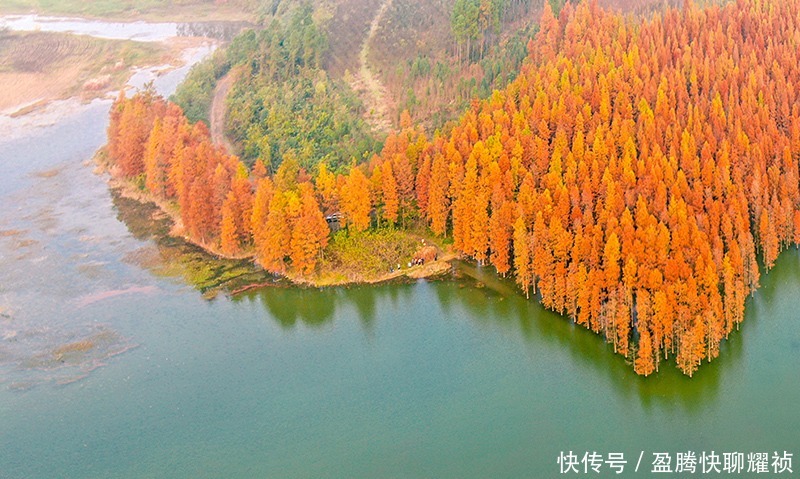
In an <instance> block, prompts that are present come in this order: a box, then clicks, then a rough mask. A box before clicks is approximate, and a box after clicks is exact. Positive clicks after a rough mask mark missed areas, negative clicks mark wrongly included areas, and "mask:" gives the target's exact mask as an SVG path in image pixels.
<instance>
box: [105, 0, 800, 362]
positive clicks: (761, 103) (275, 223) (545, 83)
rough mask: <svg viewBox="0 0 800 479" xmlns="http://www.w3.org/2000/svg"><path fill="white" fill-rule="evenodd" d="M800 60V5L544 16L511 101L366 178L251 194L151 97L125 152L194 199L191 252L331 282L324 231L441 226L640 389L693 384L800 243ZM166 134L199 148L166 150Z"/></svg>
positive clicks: (478, 110) (268, 187) (131, 111)
mask: <svg viewBox="0 0 800 479" xmlns="http://www.w3.org/2000/svg"><path fill="white" fill-rule="evenodd" d="M798 43H800V0H789V1H780V2H779V1H774V2H771V1H762V0H739V1H736V2H732V3H729V4H727V5H725V6H711V7H708V8H704V9H699V8H697V7H695V6H693V5H691V4H687V5H685V6H684V7H683V9H680V10H678V9H668V10H666V11H664V12H663V13H661V14H658V15H654V16H652V18H650V19H648V20H643V21H639V22H634V20H632V19H630V18H624V17H622V16H620V15H617V14H612V13H609V12H606V11H604V10H602V9H600V8H598V7H597V5H596V4H595V3H587V2H584V3H581V4H579V5H576V6H573V5H571V4H566V5H565V6H564V8H563V9H562V10H561V12H560V14H559V16H558V17H555V16H554V15H553V13H552V10H551V8H549V5H546V6H545V9H544V14H543V17H542V20H541V30H540V32H539V33H538V34H537V36H536V37H535V39H533V40H531V42H530V43H529V45H528V48H529V54H530V61H529V62H528V64H526V65H525V66H524V67H523V69H522V71H521V73H520V75H519V76H518V77H517V79H516V80H515V81H514V82H513V83H511V84H510V85H509V86H508V88H506V89H505V90H504V91H502V92H495V93H494V94H493V95H492V96H491V97H490V98H489V99H487V100H485V101H475V102H474V103H473V105H472V107H471V108H470V109H469V111H467V112H466V113H465V114H464V116H463V117H462V119H461V120H460V122H459V123H458V125H456V126H455V127H454V128H453V129H452V131H450V132H449V133H448V134H446V135H438V134H437V135H435V136H434V137H433V138H429V137H427V136H426V135H425V134H424V133H423V132H422V131H421V130H420V129H419V128H417V127H414V125H412V122H411V120H410V117H409V116H408V115H404V117H403V119H402V120H401V130H400V131H399V132H397V133H395V134H392V135H390V136H389V137H388V138H387V140H386V143H385V146H384V148H383V149H382V151H381V152H380V154H378V155H375V156H373V157H372V158H371V159H370V160H369V161H368V162H365V163H362V164H361V165H358V166H354V167H351V168H350V169H349V170H348V171H340V172H338V173H337V172H332V171H330V169H329V168H327V167H326V166H322V167H321V168H320V169H319V171H318V173H316V174H315V177H314V178H311V177H310V176H309V174H307V173H306V171H305V170H304V169H303V168H302V167H301V165H300V164H298V162H297V161H294V160H293V161H290V162H288V163H285V164H284V165H282V166H281V168H280V169H279V170H278V171H277V174H276V175H274V176H273V177H272V178H271V179H269V178H267V177H266V176H265V173H266V171H265V169H264V168H263V165H262V166H261V167H259V163H256V167H255V168H254V169H252V170H251V171H249V172H248V171H247V169H246V168H244V166H242V165H241V164H239V163H238V160H236V159H234V158H230V157H227V156H225V155H224V154H221V153H220V152H218V151H216V150H215V149H214V147H213V146H211V145H206V143H207V140H202V137H203V134H204V133H203V132H202V131H195V130H198V127H195V128H194V129H189V128H188V126H187V124H186V122H185V120H181V119H180V118H181V116H180V115H179V114H177V112H175V114H174V115H173V112H174V110H175V109H174V107H171V106H168V105H166V104H163V102H160V101H159V100H155V99H151V98H150V99H148V97H147V95H146V94H144V95H140V96H138V97H134V99H132V100H120V102H119V103H118V106H117V107H116V108H115V109H114V113H113V114H112V123H111V129H110V145H109V148H110V153H111V157H112V159H114V160H115V161H116V163H117V164H118V165H119V169H120V171H121V174H123V175H124V176H128V177H136V176H137V175H138V176H140V177H141V175H144V180H145V182H144V183H145V184H146V185H147V188H148V189H150V190H151V191H156V192H159V194H161V195H166V197H167V198H174V197H176V198H177V202H178V203H179V204H180V211H181V214H182V215H183V216H184V218H185V222H186V223H187V229H188V230H189V232H190V234H192V235H195V237H196V238H200V239H202V240H203V241H205V242H207V243H213V244H216V245H219V247H221V248H223V249H224V250H228V251H234V250H237V251H241V250H244V251H248V250H253V251H255V254H256V257H257V258H258V260H259V261H260V262H261V264H262V265H264V266H265V267H267V268H269V269H271V270H273V271H286V270H287V269H297V270H301V271H302V272H304V274H313V270H314V255H317V254H319V252H320V251H322V249H323V248H324V246H325V242H326V240H327V236H326V235H325V234H324V231H325V230H326V229H325V228H324V227H323V226H324V220H322V221H320V219H321V218H322V217H323V215H326V214H331V213H336V212H339V213H341V214H342V216H343V221H344V222H345V224H346V225H347V228H348V229H349V230H352V231H360V230H364V229H367V228H371V227H374V226H375V225H377V224H383V225H386V224H389V225H399V226H403V225H407V224H413V223H415V222H425V223H426V224H427V225H428V226H429V227H430V229H431V231H432V232H433V233H434V234H436V235H452V238H453V241H454V245H455V247H456V248H457V249H458V250H459V251H461V252H463V253H464V254H465V255H467V256H470V257H472V258H474V259H475V260H477V261H478V262H480V263H491V264H492V265H493V266H494V267H495V268H496V269H497V271H498V272H499V273H500V274H503V275H505V274H508V273H513V274H514V276H515V278H516V281H517V282H518V284H519V285H520V287H521V288H522V289H523V290H524V291H525V293H526V294H530V293H531V292H533V293H535V294H537V295H539V297H540V300H541V302H542V304H544V305H545V306H546V307H548V308H550V309H553V310H555V311H558V312H560V313H563V314H565V315H567V316H569V317H570V318H572V319H573V320H574V321H575V322H576V323H577V324H580V325H582V326H584V327H587V328H589V329H591V330H593V331H595V332H597V333H599V334H601V335H603V337H604V338H606V340H607V341H609V342H610V343H612V344H613V345H614V348H615V350H616V351H617V352H619V353H620V354H622V355H624V356H626V357H628V358H630V359H631V360H632V362H633V363H634V367H635V369H636V371H637V372H638V373H640V374H644V375H647V374H651V373H652V372H654V371H655V370H656V369H657V368H658V367H659V364H660V362H661V361H662V360H664V359H666V358H669V357H674V358H675V361H676V364H677V366H678V367H679V368H680V369H681V370H682V371H683V372H684V373H686V374H689V375H691V374H693V373H694V372H695V371H696V369H697V367H698V366H699V365H700V363H701V362H702V361H703V360H711V359H713V358H715V357H716V356H717V355H718V354H719V346H720V343H721V342H722V341H723V340H724V339H725V338H726V337H727V336H728V334H729V333H730V332H731V331H732V330H733V328H735V327H736V326H737V325H738V323H739V322H741V321H742V319H743V312H744V301H745V298H746V296H747V295H748V294H749V293H750V292H752V291H753V290H754V289H755V288H756V287H757V286H758V280H759V267H758V262H757V258H758V257H759V256H760V257H761V258H763V264H764V266H765V267H766V269H767V270H768V269H769V268H770V267H771V266H772V265H773V264H774V261H775V259H776V258H777V256H778V254H779V252H780V250H781V249H783V248H785V247H787V246H788V245H790V244H791V243H792V242H794V243H798V242H800V191H799V190H800V187H799V185H798V161H799V160H800V98H798V94H800V93H798V88H797V85H798V84H800V66H798V62H797V51H798V48H800V44H798ZM148 105H155V106H149V107H148ZM173 116H174V117H175V118H176V119H175V120H172V119H171V118H172V117H173ZM162 117H163V118H162ZM153 121H155V123H154V125H155V126H153ZM173 123H174V125H177V126H173ZM130 125H132V126H130ZM159 125H160V126H159ZM165 125H169V127H168V128H166V127H165ZM150 127H152V131H151V130H150ZM159 128H160V131H159V133H156V131H157V129H159ZM190 130H191V131H190ZM200 130H202V129H200ZM164 131H171V132H178V133H172V136H175V135H176V134H177V135H178V136H177V137H178V138H180V140H179V141H177V142H175V141H174V140H172V139H170V140H163V141H161V142H159V141H156V140H153V138H154V135H156V136H155V137H156V138H158V135H163V134H164ZM167 136H168V137H169V135H167ZM206 136H207V135H206ZM170 138H171V137H170ZM196 138H200V139H199V140H198V139H196ZM194 143H197V145H200V146H192V145H194ZM157 145H161V146H160V147H159V146H157ZM202 145H206V146H202ZM159 148H160V149H159ZM151 149H152V150H153V151H160V152H162V153H160V154H151V153H150V151H151ZM145 150H146V153H145V154H143V153H142V151H145ZM215 151H216V153H214V152H215ZM130 152H133V153H130ZM140 154H141V155H142V156H143V157H144V158H145V160H144V162H143V163H142V164H138V163H137V162H136V160H135V158H138V157H139V156H138V155H140ZM153 158H162V159H163V158H171V159H168V160H166V161H164V160H162V159H157V160H153ZM212 158H215V159H213V160H212ZM194 163H199V164H201V165H205V166H202V167H197V166H190V165H192V164H194ZM176 164H177V165H183V166H178V167H176V166H175V165H176ZM215 164H216V166H214V165H215ZM237 164H239V166H237ZM148 165H164V166H163V167H161V166H159V167H152V166H148ZM323 165H324V163H323ZM189 168H199V170H198V172H193V173H192V174H191V175H188V176H187V174H186V171H190V170H189ZM151 170H152V171H151ZM173 170H175V171H174V173H170V172H172V171H173ZM153 171H154V172H155V173H153ZM182 171H183V172H182ZM191 171H194V170H191ZM151 177H152V178H151ZM153 178H155V179H153ZM159 178H161V180H158V179H159ZM160 182H161V183H160ZM181 182H183V183H184V184H183V185H181ZM162 184H163V185H165V186H161V185H162ZM215 185H216V186H215ZM181 191H188V192H189V194H188V196H186V197H185V198H184V197H182V196H181V195H182V193H181ZM170 195H172V196H170ZM181 198H183V199H181ZM196 202H199V203H200V204H201V205H202V206H196V205H195V203H196ZM206 217H208V218H210V220H206V219H205V218H206ZM226 218H227V219H226ZM198 225H201V226H198ZM226 225H227V226H226ZM197 235H199V236H197ZM225 245H228V246H225Z"/></svg>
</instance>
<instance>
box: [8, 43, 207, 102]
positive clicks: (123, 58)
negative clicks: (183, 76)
mask: <svg viewBox="0 0 800 479" xmlns="http://www.w3.org/2000/svg"><path fill="white" fill-rule="evenodd" d="M203 41H204V40H203V39H200V38H175V39H171V40H170V41H169V42H167V43H166V44H135V43H134V42H125V41H114V40H98V39H88V38H86V37H75V36H70V35H66V34H56V33H30V34H18V35H16V34H15V35H9V36H7V37H4V38H2V39H0V65H2V67H0V115H9V116H20V115H23V114H27V113H30V112H32V111H35V110H38V109H40V108H42V107H44V106H46V105H47V104H49V103H50V102H52V101H54V100H62V99H66V98H73V97H74V98H77V99H80V100H82V101H88V100H91V99H94V98H98V97H103V96H105V95H106V94H108V93H109V92H111V91H116V90H119V89H120V88H122V87H123V86H124V85H125V83H126V82H127V81H128V79H129V78H130V77H131V75H132V73H133V71H134V70H135V69H137V68H142V67H148V66H154V65H166V66H179V65H180V64H181V56H182V52H183V51H184V50H185V49H187V48H191V47H193V46H197V45H199V44H200V43H202V42H203Z"/></svg>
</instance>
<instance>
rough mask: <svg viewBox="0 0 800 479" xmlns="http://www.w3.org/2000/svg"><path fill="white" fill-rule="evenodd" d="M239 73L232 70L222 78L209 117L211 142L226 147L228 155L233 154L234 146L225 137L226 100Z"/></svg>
mask: <svg viewBox="0 0 800 479" xmlns="http://www.w3.org/2000/svg"><path fill="white" fill-rule="evenodd" d="M238 74H239V72H238V71H237V70H231V71H229V72H228V73H227V75H225V76H224V77H222V78H221V79H220V80H219V81H218V82H217V86H216V88H215V89H214V98H213V100H212V101H211V112H210V113H209V115H208V120H209V122H210V123H211V125H210V130H211V141H213V142H214V143H215V144H217V145H221V146H223V147H225V149H226V150H227V151H228V153H232V152H233V145H231V143H230V142H229V141H228V138H227V137H226V136H225V99H226V98H227V97H228V92H229V91H230V89H231V87H232V86H233V82H235V81H236V77H237V76H238Z"/></svg>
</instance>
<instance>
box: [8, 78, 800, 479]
mask: <svg viewBox="0 0 800 479" xmlns="http://www.w3.org/2000/svg"><path fill="white" fill-rule="evenodd" d="M180 74H181V73H180V72H176V73H175V75H180ZM175 78H177V76H176V77H173V78H172V80H170V81H166V80H165V83H164V84H163V85H162V89H163V90H165V91H169V88H170V86H169V85H170V84H174V80H175ZM108 107H109V103H108V102H96V103H94V104H92V105H90V106H88V107H85V108H83V109H81V110H80V111H77V112H75V113H74V114H72V115H69V116H67V117H65V118H64V119H62V120H61V121H59V122H57V123H56V124H55V125H53V126H49V127H42V128H31V129H30V130H26V131H25V132H24V134H21V135H18V137H16V138H14V139H12V140H0V204H1V205H2V208H0V314H2V315H0V478H14V479H16V478H55V477H59V478H60V477H64V478H144V477H170V478H172V477H174V478H206V477H208V478H212V477H214V478H216V477H226V478H252V477H276V478H284V477H285V478H295V477H298V478H300V477H313V478H317V477H336V478H373V477H374V478H383V477H398V478H399V477H403V478H422V477H435V478H446V477H452V478H488V477H509V478H513V477H556V476H558V471H559V469H558V464H557V463H556V458H557V457H558V454H559V452H561V451H568V450H573V451H576V452H579V453H580V454H582V453H583V452H585V451H595V450H596V451H598V452H600V453H601V454H606V453H608V452H622V453H624V454H625V457H626V459H627V460H628V461H629V465H628V468H627V469H628V471H626V472H630V473H626V474H623V476H625V477H647V476H648V474H647V473H645V472H641V471H640V472H639V473H638V474H633V473H632V468H633V467H634V465H635V463H636V460H637V458H638V456H639V453H640V452H642V451H644V453H645V458H644V459H643V464H642V468H643V470H649V468H650V463H651V462H652V456H651V454H652V453H653V452H662V451H663V452H671V453H672V454H673V455H674V454H675V453H676V452H679V451H696V452H697V453H698V455H699V453H700V452H701V451H711V450H715V451H717V453H721V452H734V451H739V452H744V453H747V452H770V453H772V451H781V452H782V451H784V450H788V451H790V452H793V453H794V454H795V465H794V469H795V471H798V470H800V463H798V461H800V440H799V439H798V438H799V437H800V436H798V433H797V430H798V427H800V413H799V412H798V409H797V405H798V404H800V384H798V371H800V321H798V320H799V319H800V318H798V314H800V255H799V254H798V252H797V251H796V250H794V249H793V250H791V251H787V252H785V253H783V255H782V256H781V258H780V260H779V261H778V264H777V266H776V267H775V269H774V270H773V271H771V272H770V274H769V275H768V276H766V277H764V278H763V281H762V288H761V289H760V290H759V291H758V293H757V294H756V295H755V296H754V297H752V298H751V299H750V300H749V301H748V304H747V315H746V320H745V322H744V323H743V325H742V329H741V331H739V332H737V333H735V334H733V335H732V337H731V339H730V340H729V341H727V342H726V343H725V344H724V345H723V347H722V351H721V357H720V358H719V359H718V360H716V361H715V362H714V363H712V364H711V365H704V366H703V367H702V368H701V369H700V371H699V372H698V373H697V374H696V375H695V377H694V378H692V379H689V378H686V377H684V376H682V375H681V374H680V373H679V372H678V371H677V370H676V369H675V368H674V366H673V365H672V364H668V365H666V366H664V367H663V368H662V371H661V373H660V374H659V375H657V376H656V377H651V378H648V379H643V378H640V377H637V376H636V375H635V374H633V371H632V368H631V367H630V366H629V365H627V364H625V360H624V359H623V358H621V357H619V356H616V355H614V354H613V353H612V351H611V348H610V347H609V346H608V345H606V344H604V343H603V342H602V341H601V340H600V339H599V338H598V337H597V336H595V335H593V334H592V333H589V332H587V331H585V330H582V329H579V328H577V327H575V326H573V325H571V324H570V323H569V322H567V321H566V320H564V319H562V318H560V317H559V316H557V315H555V314H552V313H550V312H547V311H545V310H543V309H542V308H541V307H539V306H538V305H537V304H534V303H533V302H528V301H525V300H524V298H523V297H521V296H520V295H519V294H518V293H517V292H516V290H515V289H514V287H513V284H511V283H510V282H508V281H502V280H498V279H497V278H496V277H495V276H494V274H493V273H492V272H491V271H490V270H489V269H477V268H475V267H474V266H472V265H467V264H463V265H456V268H457V270H458V275H459V278H458V279H455V280H452V281H441V282H426V281H420V282H416V283H412V284H393V285H384V286H377V287H351V288H330V289H325V290H316V289H298V288H268V289H265V290H261V291H258V292H252V293H250V294H248V295H244V296H241V297H237V298H236V299H229V298H227V297H224V296H220V297H218V298H216V299H214V300H211V301H208V300H205V299H203V297H202V295H201V294H200V293H199V292H198V291H197V290H196V289H195V288H193V287H192V286H190V285H189V284H188V283H187V281H186V280H185V276H182V274H183V273H181V272H176V271H177V270H179V269H180V268H178V269H177V270H176V269H175V268H172V267H170V265H168V264H166V263H168V262H169V261H170V260H169V259H168V255H167V254H166V253H165V250H164V249H163V248H162V247H160V246H159V245H158V244H157V243H156V241H155V240H154V239H150V238H148V237H147V235H146V234H142V233H141V232H140V231H137V230H136V228H134V227H133V226H131V227H130V229H129V226H128V225H127V224H126V223H125V222H124V221H121V219H127V218H128V217H129V214H128V213H127V212H126V211H124V208H123V207H122V206H121V203H120V202H119V201H117V202H116V203H115V202H114V200H113V198H112V195H111V193H110V192H109V190H108V187H107V185H106V183H105V178H104V177H102V176H98V175H96V174H94V173H93V168H94V167H93V165H92V164H91V163H90V162H88V161H87V160H88V159H89V158H90V157H91V156H92V153H93V152H94V151H95V149H96V148H97V147H99V146H100V145H102V144H103V142H104V133H105V132H104V130H105V128H106V124H107V123H106V121H107V120H106V117H107V111H108ZM131 231H134V233H136V234H134V233H132V232H131ZM81 344H84V345H86V344H90V345H91V347H89V346H86V347H81V346H80V345H81ZM76 345H78V346H76ZM604 472H605V474H603V475H604V476H611V474H610V473H608V471H607V470H604ZM698 475H700V474H698ZM741 476H742V477H749V476H747V475H744V474H742V475H741ZM780 477H784V476H780ZM792 477H794V476H792Z"/></svg>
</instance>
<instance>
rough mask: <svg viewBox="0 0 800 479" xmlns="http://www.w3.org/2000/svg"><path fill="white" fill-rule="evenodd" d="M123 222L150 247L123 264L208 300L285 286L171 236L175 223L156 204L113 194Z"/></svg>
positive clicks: (248, 264)
mask: <svg viewBox="0 0 800 479" xmlns="http://www.w3.org/2000/svg"><path fill="white" fill-rule="evenodd" d="M111 198H112V201H113V204H114V209H115V210H116V212H117V219H119V220H120V221H121V222H122V223H123V224H125V226H126V227H127V228H128V231H129V232H130V233H131V235H133V236H134V237H135V238H136V239H138V240H140V241H144V242H148V243H149V244H148V245H147V246H144V247H142V248H139V249H137V250H134V251H131V252H129V253H127V254H126V255H125V257H124V258H123V261H124V262H126V263H129V264H134V265H136V266H139V267H142V268H145V269H147V270H149V271H151V272H152V273H153V274H154V275H156V276H159V277H166V278H177V279H179V280H180V281H181V282H185V283H187V284H189V285H191V286H193V287H194V288H196V289H197V290H198V291H200V292H201V293H203V294H204V295H205V296H206V297H207V298H213V297H214V296H215V295H216V294H217V293H218V292H219V291H223V292H228V293H229V292H232V291H236V290H237V289H240V288H242V287H244V286H248V285H252V284H275V285H281V284H283V283H284V282H283V281H281V280H280V279H278V278H276V277H275V276H273V275H271V274H269V273H267V272H265V271H264V270H262V269H260V268H258V267H256V266H255V265H254V264H253V263H252V261H249V260H228V259H222V258H217V257H215V256H212V255H210V254H208V253H206V252H205V251H204V250H203V249H201V248H199V247H197V246H195V245H193V244H191V243H188V242H186V241H184V240H182V239H181V238H175V237H173V236H170V235H169V230H170V228H171V226H172V221H171V220H170V219H169V217H167V216H166V215H165V214H164V213H163V212H161V210H159V209H158V207H157V206H156V205H154V204H153V203H141V202H139V201H137V200H133V199H130V198H127V197H124V196H122V195H121V194H120V192H119V190H116V189H112V190H111Z"/></svg>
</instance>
